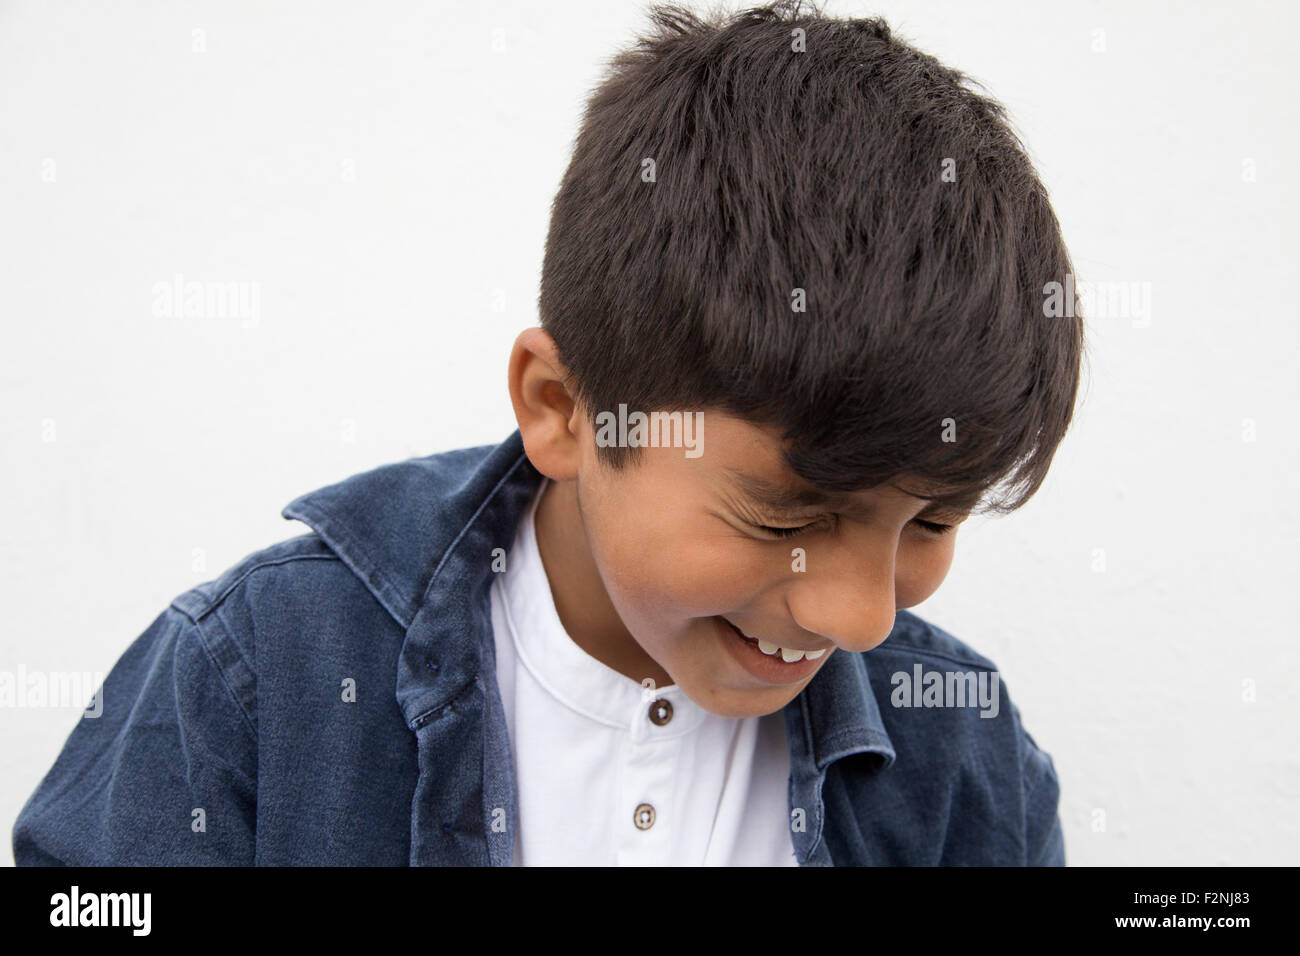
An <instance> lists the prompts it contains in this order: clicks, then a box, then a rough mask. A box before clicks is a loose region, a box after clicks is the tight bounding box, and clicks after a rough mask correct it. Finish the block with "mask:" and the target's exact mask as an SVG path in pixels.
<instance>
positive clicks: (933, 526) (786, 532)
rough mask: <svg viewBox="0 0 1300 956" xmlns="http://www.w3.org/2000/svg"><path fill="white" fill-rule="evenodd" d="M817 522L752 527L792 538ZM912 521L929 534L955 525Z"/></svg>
mask: <svg viewBox="0 0 1300 956" xmlns="http://www.w3.org/2000/svg"><path fill="white" fill-rule="evenodd" d="M818 523H819V522H816V521H813V522H811V523H809V524H803V525H798V526H796V527H792V528H776V527H773V526H771V525H765V524H760V525H755V526H754V527H756V528H758V530H759V531H766V532H767V533H768V534H771V535H775V536H776V537H778V538H793V537H794V536H795V535H798V534H802V533H803V532H805V531H807V530H808V529H809V528H813V527H816V526H817V524H818ZM912 523H913V524H915V525H918V526H919V527H921V528H924V529H925V530H926V531H928V532H930V534H934V535H945V534H947V533H948V532H950V531H952V530H953V529H954V528H955V527H957V526H956V525H953V524H940V523H939V522H937V521H923V520H921V519H920V518H916V519H914V520H913V522H912Z"/></svg>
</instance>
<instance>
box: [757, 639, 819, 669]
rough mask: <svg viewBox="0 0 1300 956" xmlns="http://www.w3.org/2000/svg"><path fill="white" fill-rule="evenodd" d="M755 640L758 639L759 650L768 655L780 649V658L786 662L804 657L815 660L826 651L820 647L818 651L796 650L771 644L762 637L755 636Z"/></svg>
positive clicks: (791, 662) (790, 662)
mask: <svg viewBox="0 0 1300 956" xmlns="http://www.w3.org/2000/svg"><path fill="white" fill-rule="evenodd" d="M756 640H758V649H759V650H760V651H762V652H763V653H764V654H769V655H771V654H775V653H776V652H777V651H780V652H781V660H783V661H785V662H786V663H787V664H793V663H794V662H795V661H801V660H803V659H804V658H805V657H806V658H808V660H810V661H815V660H817V658H819V657H821V656H822V655H823V654H825V653H826V649H825V648H822V649H821V650H820V651H798V650H792V649H791V648H788V647H778V646H777V645H776V644H773V643H772V642H771V641H765V640H763V639H762V638H757V639H756Z"/></svg>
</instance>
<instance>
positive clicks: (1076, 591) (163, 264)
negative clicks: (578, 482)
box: [0, 0, 1300, 864]
mask: <svg viewBox="0 0 1300 956" xmlns="http://www.w3.org/2000/svg"><path fill="white" fill-rule="evenodd" d="M736 6H737V3H736V2H735V0H732V2H731V3H730V7H731V8H733V9H734V8H735V7H736ZM827 9H828V12H831V13H836V14H840V15H869V14H881V15H884V16H885V17H886V18H887V19H888V20H889V21H890V23H891V25H892V26H893V27H894V29H895V31H896V32H898V33H899V34H901V35H902V36H904V37H905V38H907V39H910V40H912V41H913V42H915V43H916V44H918V45H919V46H921V47H922V48H923V49H926V50H928V51H929V52H932V53H934V54H935V55H937V56H939V57H940V58H941V59H943V60H945V61H946V62H948V63H950V64H951V65H953V66H957V67H959V68H961V69H964V70H965V71H967V72H968V73H970V74H971V75H973V76H974V77H976V78H978V79H979V80H981V81H983V82H984V83H985V84H986V85H987V86H988V87H989V88H990V89H991V90H992V92H993V93H994V94H995V95H996V96H997V97H999V98H1000V99H1001V100H1003V101H1004V102H1005V103H1006V104H1007V106H1008V108H1009V110H1010V112H1011V115H1012V117H1013V119H1014V121H1015V122H1016V124H1017V126H1018V128H1019V129H1020V130H1021V131H1022V133H1023V135H1024V137H1025V139H1026V141H1027V142H1028V144H1029V146H1030V148H1031V151H1032V152H1033V154H1034V156H1035V157H1036V159H1037V161H1038V163H1039V165H1040V169H1041V172H1042V175H1043V177H1044V179H1045V181H1046V182H1047V184H1048V187H1049V189H1050V190H1051V191H1052V194H1053V197H1054V200H1055V203H1056V208H1057V211H1058V214H1059V216H1060V218H1061V220H1062V223H1063V225H1064V227H1065V230H1066V235H1067V238H1068V240H1069V241H1070V243H1071V247H1072V251H1073V253H1074V256H1075V259H1076V266H1077V269H1078V271H1079V272H1080V274H1081V275H1082V276H1083V277H1084V278H1090V279H1102V280H1111V281H1138V282H1147V283H1150V288H1151V292H1152V299H1151V311H1150V315H1149V318H1148V319H1147V320H1141V319H1134V318H1110V319H1106V320H1094V321H1092V322H1091V323H1090V345H1089V347H1090V356H1091V375H1090V378H1089V379H1088V381H1087V393H1086V395H1085V397H1084V399H1083V402H1082V404H1081V406H1080V409H1079V418H1078V424H1077V426H1076V427H1075V429H1074V430H1073V432H1072V434H1071V435H1070V437H1069V438H1068V439H1067V440H1066V443H1065V444H1064V446H1063V447H1062V450H1061V452H1060V454H1059V456H1058V460H1057V462H1058V463H1057V465H1056V467H1055V471H1054V474H1053V476H1052V478H1051V480H1050V482H1049V484H1048V486H1047V487H1046V488H1045V489H1044V490H1043V491H1042V492H1041V493H1040V494H1039V496H1038V497H1037V498H1035V499H1034V500H1033V501H1032V502H1031V503H1030V504H1029V505H1028V506H1027V507H1026V508H1024V509H1023V510H1022V511H1020V512H1019V513H1017V514H1015V515H1013V516H1010V517H1007V518H1002V519H985V520H981V519H975V520H974V521H973V522H972V523H971V524H970V525H968V526H967V529H966V530H964V531H963V532H962V536H961V538H960V539H959V543H958V555H957V559H956V562H955V564H954V567H953V570H952V572H951V574H950V576H949V578H948V581H947V583H946V584H945V586H944V588H943V589H941V590H940V591H939V593H938V594H937V595H936V596H935V597H933V598H931V600H930V601H928V602H926V604H924V605H921V606H919V607H918V608H917V609H916V610H917V611H918V613H920V614H922V616H925V617H928V618H930V619H931V620H933V621H935V622H936V623H938V624H940V625H941V626H943V627H945V628H947V629H949V630H950V631H952V632H953V633H955V634H956V635H957V636H958V637H961V638H962V639H964V640H966V641H967V642H968V643H970V644H972V645H974V646H975V647H976V648H978V649H979V650H981V651H983V652H984V653H986V654H987V655H988V656H990V657H992V658H993V660H994V661H996V662H997V663H998V664H999V665H1000V668H1001V670H1002V673H1003V674H1004V676H1005V678H1006V680H1007V682H1008V685H1009V687H1010V689H1011V692H1012V695H1013V699H1014V700H1015V701H1016V702H1017V704H1018V706H1019V707H1020V708H1021V711H1022V713H1023V715H1024V718H1025V720H1026V723H1027V725H1028V726H1029V728H1030V730H1031V731H1032V733H1033V734H1034V736H1035V737H1036V739H1037V740H1038V742H1039V743H1040V745H1042V746H1043V747H1044V748H1045V749H1047V750H1048V751H1050V752H1051V753H1052V755H1053V757H1054V759H1055V761H1056V765H1057V768H1058V770H1059V772H1060V775H1061V778H1062V787H1063V794H1062V804H1061V815H1062V821H1063V824H1064V827H1065V835H1066V851H1067V856H1068V859H1069V861H1070V862H1071V863H1072V864H1161V863H1167V864H1201V863H1206V864H1227V863H1240V864H1265V863H1267V864H1280V863H1291V864H1294V863H1297V862H1300V852H1298V851H1300V834H1298V833H1297V820H1300V814H1298V813H1297V808H1298V803H1300V759H1298V758H1297V747H1296V735H1297V728H1298V727H1300V719H1298V718H1300V713H1298V710H1297V703H1296V693H1295V687H1296V685H1297V678H1298V677H1300V674H1298V673H1297V661H1298V659H1300V653H1298V652H1297V649H1296V638H1297V626H1296V620H1297V611H1298V610H1300V607H1298V601H1297V589H1296V584H1297V581H1300V575H1298V574H1297V565H1298V564H1300V561H1298V559H1297V557H1296V550H1295V545H1296V541H1297V537H1298V534H1297V533H1298V532H1300V522H1298V521H1297V513H1298V509H1297V505H1296V502H1295V493H1296V490H1297V483H1296V481H1295V480H1294V477H1293V476H1294V475H1295V473H1296V469H1297V454H1296V440H1295V439H1296V431H1295V428H1296V426H1295V422H1296V413H1297V411H1300V408H1298V405H1300V402H1298V401H1297V386H1296V369H1295V363H1296V357H1297V354H1298V353H1300V349H1298V348H1297V331H1296V329H1297V322H1296V320H1297V316H1296V308H1295V301H1296V295H1297V291H1298V290H1297V285H1296V278H1297V275H1296V265H1295V263H1296V260H1297V258H1298V257H1300V244H1298V243H1297V240H1296V233H1295V226H1294V224H1295V223H1296V221H1297V220H1298V219H1300V208H1298V206H1297V200H1296V189H1295V171H1294V168H1293V167H1294V162H1295V158H1296V157H1297V156H1300V136H1298V135H1297V126H1296V124H1295V122H1294V116H1295V112H1294V103H1293V100H1294V96H1295V91H1296V90H1297V89H1300V82H1298V80H1300V76H1298V75H1297V74H1298V73H1300V70H1298V69H1297V65H1296V64H1297V57H1296V56H1295V53H1294V50H1293V40H1292V38H1293V37H1294V35H1295V32H1296V28H1297V26H1298V25H1300V18H1298V17H1297V14H1296V12H1295V9H1294V8H1293V7H1288V6H1286V5H1284V4H1281V3H1279V4H1262V3H1255V4H1246V3H1239V2H1228V0H1223V2H1218V3H1213V4H1197V5H1190V4H1177V5H1174V4H1166V3H1156V2H1145V3H1139V4H1127V3H1113V4H1097V3H1069V4H1065V3H1058V4H1052V5H1050V8H1049V9H1040V5H1033V4H1027V3H1024V2H1020V0H1014V2H987V0H982V2H979V3H965V2H952V3H943V2H932V0H912V2H906V0H888V2H881V3H873V4H865V3H848V2H840V3H834V4H831V5H829V6H828V8H827ZM643 10H644V8H643V5H642V4H641V3H640V2H610V0H583V2H576V0H565V2H556V3H547V4H530V3H523V2H518V3H507V2H485V3H474V4H464V3H427V2H415V0H408V2H388V3H375V4H355V3H353V4H348V3H341V2H333V3H316V2H310V3H309V2H280V3H276V4H265V3H252V2H245V3H215V2H213V3H170V4H149V5H145V4H139V5H130V6H128V5H126V4H111V5H110V4H94V3H38V2H19V3H7V4H4V5H3V6H0V321H2V322H3V325H2V329H3V344H2V345H0V375H3V382H2V384H0V448H3V454H4V468H3V471H2V472H0V528H2V529H3V530H2V531H0V582H2V583H0V587H2V588H3V600H2V602H0V670H9V671H14V670H16V668H18V667H19V666H20V665H21V666H23V667H26V668H27V669H28V670H38V669H40V670H50V671H101V672H107V671H108V670H109V669H110V668H111V666H112V664H113V662H114V661H115V660H116V659H117V657H118V655H119V654H120V653H121V652H122V651H123V650H124V649H125V647H126V646H127V644H128V643H130V641H131V640H132V639H133V638H134V637H135V636H136V635H137V634H139V633H140V632H141V631H142V630H143V629H144V628H145V627H146V626H147V625H148V624H149V623H150V621H152V620H153V618H154V617H155V616H156V615H157V614H158V613H159V611H161V609H162V608H163V607H164V606H165V605H166V604H167V603H168V602H169V601H170V600H171V599H172V598H173V597H174V596H175V595H176V594H178V593H180V592H181V591H184V590H186V589H187V588H189V587H191V586H192V585H193V584H195V583H197V582H199V581H202V580H207V579H209V578H212V577H214V576H216V574H218V573H219V572H220V571H221V570H222V569H224V568H225V567H227V566H228V565H230V564H232V563H233V562H235V561H236V560H238V559H239V558H241V557H242V556H243V555H245V554H247V553H249V552H250V551H253V550H256V549H258V548H260V547H262V546H264V545H266V544H269V543H271V542H273V541H277V540H281V539H283V538H287V537H290V536H292V535H296V534H299V533H302V532H303V531H305V530H306V529H305V528H303V526H301V525H298V524H296V523H288V522H285V521H284V520H283V519H281V518H280V517H279V511H280V509H281V508H282V507H283V506H284V505H285V504H286V503H287V502H288V501H289V500H291V499H292V498H294V497H295V496H297V495H298V494H300V493H302V492H305V491H308V490H311V489H313V488H316V487H319V486H321V485H323V484H327V483H330V482H333V481H336V480H338V479H341V478H343V477H345V476H347V475H350V474H353V473H356V472H358V471H362V470H366V469H369V468H371V467H374V466H377V465H379V464H383V463H386V462H390V461H396V460H400V459H403V458H407V457H411V456H415V455H425V454H430V453H432V452H435V451H439V450H443V449H449V448H455V447H461V446H465V445H476V444H484V443H488V442H496V441H499V440H501V439H502V438H504V437H505V436H506V435H507V434H509V432H510V431H511V430H512V429H513V427H514V423H513V418H512V416H511V411H510V406H509V402H508V397H507V394H506V390H505V369H506V359H507V355H508V353H509V348H510V345H511V342H512V341H513V339H514V336H515V335H516V334H517V332H518V331H519V330H520V329H522V328H524V327H526V326H528V325H533V324H536V312H535V304H536V293H537V281H538V276H539V273H540V266H541V259H542V251H543V241H544V237H545V232H546V226H547V215H548V210H549V204H550V202H551V198H552V195H553V193H554V191H555V189H556V187H557V185H558V183H559V179H560V175H561V173H562V171H563V169H564V166H565V164H566V162H567V159H568V150H569V148H570V145H571V143H572V139H573V136H574V135H575V132H576V129H577V124H578V121H579V118H580V110H581V106H582V103H583V101H584V98H585V96H586V94H587V93H588V91H589V90H590V88H591V87H592V85H593V84H594V83H595V82H596V81H597V80H598V78H599V76H600V73H601V70H602V64H603V61H604V60H605V59H606V58H607V57H609V56H610V55H612V54H613V53H614V52H615V51H616V50H617V49H618V48H619V47H621V46H622V45H624V44H626V43H627V42H629V41H630V39H631V37H632V35H633V33H634V31H636V30H637V29H639V28H640V27H641V25H642V24H643V22H644V12H643ZM195 31H202V32H201V33H198V34H196V33H195ZM1097 31H1102V32H1100V33H1099V32H1097ZM196 44H197V45H199V46H202V47H205V49H204V50H202V51H198V50H196V49H195V46H196ZM1288 163H1290V164H1291V165H1288ZM1252 171H1253V181H1252V178H1251V173H1252ZM178 274H179V275H181V276H183V277H184V279H185V280H186V281H190V280H199V281H208V282H229V281H244V282H249V283H256V284H257V288H258V290H259V295H260V300H259V313H258V321H257V322H256V323H251V322H248V323H246V322H241V321H240V320H238V319H221V318H207V319H189V318H166V317H159V316H156V315H155V314H154V310H153V305H154V291H153V290H154V286H155V284H156V283H159V282H170V281H171V280H172V278H173V277H174V276H176V275H178ZM502 297H503V300H502ZM502 301H503V306H502ZM1251 428H1253V429H1254V432H1253V440H1249V439H1250V438H1251V432H1250V429H1251ZM196 549H201V551H200V552H198V553H200V554H201V556H202V557H201V560H197V561H196ZM1098 549H1101V550H1102V551H1103V552H1104V569H1102V566H1101V564H1100V562H1099V552H1098ZM196 564H197V565H198V566H197V568H196ZM1248 682H1253V683H1248ZM1252 688H1253V700H1252V699H1251V697H1252V692H1251V689H1252ZM76 719H77V713H76V711H75V710H71V709H70V710H51V709H45V710H41V709H35V708H9V709H3V710H0V767H2V768H3V776H2V781H0V829H2V831H3V833H2V836H3V840H0V862H11V859H12V858H11V856H10V846H9V831H10V828H11V826H12V821H13V819H14V817H15V816H16V815H17V813H18V810H19V809H20V807H21V806H22V803H23V802H24V801H25V799H26V798H27V796H28V795H29V794H30V792H31V791H32V789H33V788H34V787H35V786H36V784H37V782H38V781H39V779H40V777H41V776H42V775H43V774H44V772H45V771H46V770H47V769H48V767H49V765H50V764H51V763H52V761H53V759H54V757H55V755H56V754H57V752H58V750H59V748H60V747H61V746H62V744H63V741H64V740H65V738H66V736H67V734H68V733H69V731H70V730H71V728H72V726H73V724H74V723H75V721H76Z"/></svg>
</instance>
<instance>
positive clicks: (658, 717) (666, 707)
mask: <svg viewBox="0 0 1300 956" xmlns="http://www.w3.org/2000/svg"><path fill="white" fill-rule="evenodd" d="M672 719H673V704H672V701H669V700H664V699H663V698H662V697H660V698H659V699H658V700H657V701H655V702H654V703H653V704H651V705H650V722H651V723H652V724H655V725H656V726H658V727H662V726H663V725H664V724H666V723H668V721H670V720H672Z"/></svg>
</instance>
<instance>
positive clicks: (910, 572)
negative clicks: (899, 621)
mask: <svg viewBox="0 0 1300 956" xmlns="http://www.w3.org/2000/svg"><path fill="white" fill-rule="evenodd" d="M956 544H957V536H956V534H955V533H954V534H950V535H948V536H947V537H946V538H944V539H943V540H942V541H940V542H937V543H934V544H930V543H925V544H919V545H916V546H914V547H911V548H909V549H908V550H907V552H906V553H904V554H900V555H899V562H898V565H897V567H896V568H895V571H894V590H895V594H894V601H895V603H896V605H897V606H898V607H900V608H906V607H912V606H913V605H916V604H920V603H921V602H922V601H924V600H925V599H926V598H928V597H929V596H930V595H932V594H933V593H934V592H935V591H937V590H939V585H941V584H943V581H944V578H946V577H947V576H948V569H949V568H950V567H951V566H952V558H953V553H954V552H955V550H956Z"/></svg>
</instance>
